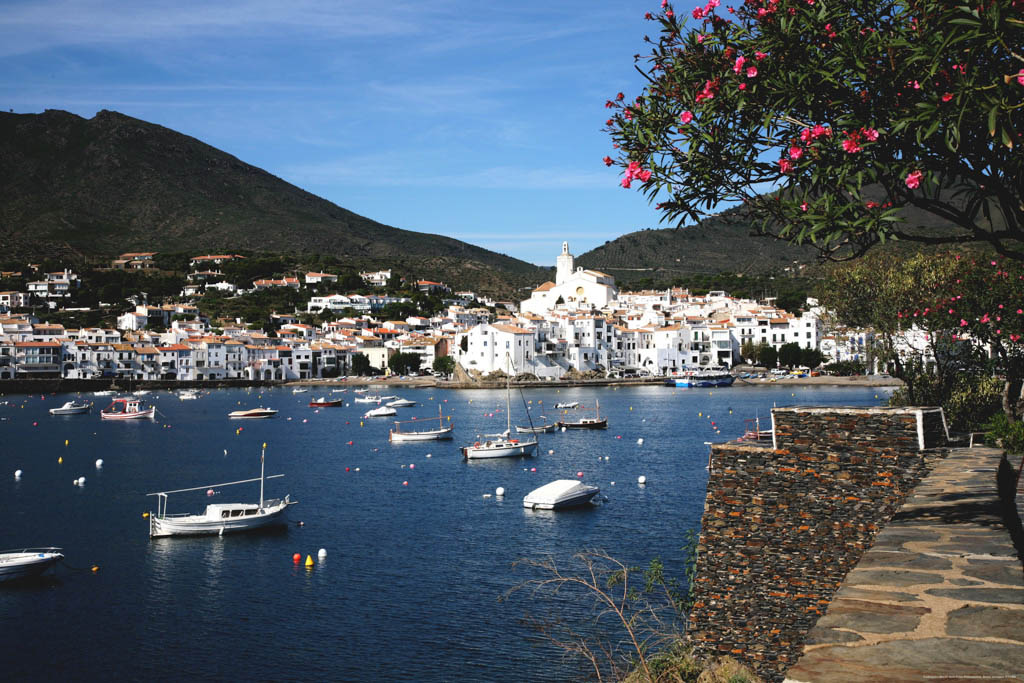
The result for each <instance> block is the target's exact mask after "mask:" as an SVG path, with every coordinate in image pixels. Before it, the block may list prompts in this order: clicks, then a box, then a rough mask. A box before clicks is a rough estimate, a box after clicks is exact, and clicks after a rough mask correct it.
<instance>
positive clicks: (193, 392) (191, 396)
mask: <svg viewBox="0 0 1024 683" xmlns="http://www.w3.org/2000/svg"><path fill="white" fill-rule="evenodd" d="M178 398H180V399H181V400H182V401H194V400H196V399H197V398H199V390H198V389H184V390H182V391H180V392H178Z"/></svg>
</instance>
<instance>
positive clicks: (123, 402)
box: [100, 398, 156, 420]
mask: <svg viewBox="0 0 1024 683" xmlns="http://www.w3.org/2000/svg"><path fill="white" fill-rule="evenodd" d="M155 416H156V408H155V407H153V406H147V405H146V403H145V401H143V400H142V399H140V398H115V399H114V400H113V401H111V403H110V405H109V406H107V407H106V408H104V409H103V410H101V411H100V418H102V419H104V420H140V419H149V420H152V419H153V418H154V417H155Z"/></svg>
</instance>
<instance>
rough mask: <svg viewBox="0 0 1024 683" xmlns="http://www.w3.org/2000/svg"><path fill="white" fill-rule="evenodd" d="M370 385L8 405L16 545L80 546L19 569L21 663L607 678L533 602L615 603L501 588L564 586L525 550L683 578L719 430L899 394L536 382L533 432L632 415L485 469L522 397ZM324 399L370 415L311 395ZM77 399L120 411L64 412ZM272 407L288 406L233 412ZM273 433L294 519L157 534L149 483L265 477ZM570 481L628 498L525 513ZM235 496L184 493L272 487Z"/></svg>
mask: <svg viewBox="0 0 1024 683" xmlns="http://www.w3.org/2000/svg"><path fill="white" fill-rule="evenodd" d="M346 386H347V384H346V383H339V384H338V388H339V389H340V388H343V387H346ZM352 389H353V388H352V387H348V391H347V392H345V393H342V392H336V393H328V392H329V391H330V390H329V389H320V388H315V389H312V390H311V391H309V392H307V393H300V394H294V393H292V391H291V389H289V388H275V389H260V390H256V389H253V390H243V389H225V390H216V391H212V392H202V393H201V395H200V397H199V398H198V399H196V400H187V401H185V400H180V399H179V398H178V397H177V395H176V394H175V393H174V392H170V391H156V392H152V393H150V394H148V395H146V396H145V397H144V398H146V399H148V400H151V402H152V403H153V404H154V405H155V406H156V408H157V417H156V419H155V420H153V421H150V420H135V421H114V422H111V421H103V420H101V419H100V417H99V409H100V408H102V407H104V406H105V405H106V404H107V403H108V402H109V400H110V397H104V396H91V395H89V394H82V395H81V396H77V395H70V394H55V395H45V396H40V395H38V394H36V395H32V396H25V395H7V396H3V397H0V400H2V401H5V402H6V403H5V404H3V405H0V434H2V437H0V546H2V548H0V549H8V548H20V547H29V546H59V547H61V548H63V552H64V554H65V556H66V559H65V561H64V563H62V564H60V565H58V566H57V568H56V574H55V577H54V578H52V579H47V580H43V581H37V582H30V583H21V584H0V613H2V615H3V619H4V624H5V628H4V637H3V639H2V640H0V643H2V644H0V651H2V652H3V653H4V658H3V659H4V669H5V678H7V680H26V679H30V678H33V679H34V678H49V679H59V680H100V679H105V680H140V679H147V680H182V679H201V680H224V679H232V680H300V679H301V680H345V681H364V680H396V681H526V680H529V681H548V680H550V681H562V680H569V679H573V678H575V677H578V676H579V675H581V674H582V673H583V672H584V671H585V670H584V669H581V668H579V667H577V666H576V665H574V664H572V663H567V662H563V661H562V660H561V654H562V653H561V652H560V651H559V650H557V649H555V648H553V647H551V646H550V645H549V644H547V643H545V642H544V641H543V640H541V639H538V637H537V634H536V633H535V632H534V631H533V630H532V629H531V628H530V627H529V626H528V625H526V624H525V623H524V617H535V618H544V617H545V616H547V615H549V614H550V610H552V609H553V608H555V607H557V608H558V609H559V610H561V614H562V615H563V616H568V617H569V618H574V617H578V618H579V620H580V623H581V624H583V623H584V622H585V621H586V620H587V619H588V618H589V617H590V616H591V615H592V609H591V605H590V604H589V603H587V602H585V601H584V602H578V601H577V602H569V603H566V602H565V601H563V602H562V604H558V605H553V604H551V603H550V602H549V601H547V600H544V599H537V598H532V597H531V596H530V595H529V594H528V593H527V592H517V593H514V594H513V595H512V596H511V598H510V599H508V600H499V598H501V597H502V596H503V595H504V594H506V593H507V592H508V591H509V590H511V589H513V588H514V587H516V586H517V585H519V584H521V583H522V582H524V581H527V580H529V579H531V578H539V577H540V575H538V574H537V573H536V572H535V570H530V569H529V568H528V567H524V566H523V565H516V566H514V563H515V561H516V560H519V559H523V558H527V559H534V560H539V559H542V558H545V557H549V556H553V557H554V558H555V559H557V560H559V561H560V562H564V561H566V560H568V558H570V557H571V555H572V554H573V553H575V552H577V551H581V550H584V549H601V550H604V551H606V552H607V553H608V554H609V555H611V556H613V557H615V558H617V559H619V560H621V561H623V562H625V563H626V564H628V565H645V564H647V562H648V561H649V560H651V559H653V558H655V557H658V558H661V559H662V560H663V562H664V564H665V567H666V570H667V572H668V573H669V574H672V575H675V576H677V577H679V578H682V574H683V562H684V553H683V550H682V546H683V545H684V543H685V540H686V533H687V531H688V530H693V529H696V528H697V527H698V525H699V523H700V516H701V513H702V510H703V504H704V495H705V485H706V481H707V470H706V469H705V468H706V465H707V461H708V453H709V447H708V445H707V442H713V441H725V440H730V439H734V438H736V437H737V436H740V435H741V434H742V433H743V431H744V429H745V427H746V426H747V425H746V423H745V420H747V419H753V418H755V417H759V418H761V421H762V422H761V426H762V428H765V427H767V426H769V425H770V418H769V415H770V411H771V408H772V406H773V405H778V406H784V405H795V404H800V405H878V404H879V403H882V402H884V401H885V400H886V399H887V398H888V390H883V389H879V388H831V387H792V386H787V387H783V386H763V387H762V386H758V387H739V386H735V387H731V388H722V389H675V388H668V387H657V386H643V387H618V388H616V387H599V388H579V389H574V388H562V389H560V390H559V389H538V390H526V391H524V392H523V397H524V398H523V399H521V398H520V396H519V392H518V391H515V390H513V393H512V411H511V413H512V423H513V425H515V424H517V423H518V424H526V410H525V408H524V400H525V401H526V402H527V405H528V408H529V411H530V413H531V415H532V416H533V420H534V421H535V422H539V421H540V419H541V416H542V415H543V416H546V417H548V418H551V419H558V418H563V417H565V418H570V419H573V418H576V417H578V416H589V415H593V414H594V410H595V408H596V406H597V403H598V401H599V402H600V414H601V415H602V416H607V418H608V424H609V426H608V429H607V430H595V431H589V430H579V431H573V430H570V431H566V432H559V433H553V434H541V435H539V439H540V447H539V449H538V454H537V455H536V456H535V457H530V458H506V459H499V460H493V461H483V462H481V461H470V462H467V461H465V460H464V459H463V458H462V456H461V455H460V453H459V447H460V446H463V445H466V444H468V443H472V442H473V441H476V440H478V438H479V436H478V435H484V434H493V433H497V432H501V431H502V430H504V428H505V424H506V414H505V392H504V391H484V390H479V391H451V390H440V389H402V390H400V391H398V392H397V393H400V394H401V396H402V397H404V398H408V399H411V400H414V401H417V402H418V403H417V405H416V406H413V407H408V408H399V409H398V410H399V413H398V416H397V417H396V418H370V419H366V420H361V418H360V416H361V415H362V414H363V413H364V412H365V410H366V409H367V408H370V407H373V406H372V405H367V404H361V403H353V402H352V399H353V398H355V394H354V393H353V392H352ZM389 391H395V390H394V389H390V390H389ZM321 395H325V396H327V397H329V398H338V397H344V398H345V401H346V406H345V407H341V408H321V409H315V408H310V407H309V406H308V403H309V401H310V399H311V398H312V397H314V396H321ZM72 398H79V399H87V400H92V401H94V402H95V404H96V405H95V407H94V408H93V410H92V412H91V413H90V414H87V415H71V416H59V417H57V416H51V415H49V413H48V409H49V408H53V407H58V406H60V405H61V404H62V403H63V402H64V401H66V400H71V399H72ZM571 401H578V402H579V403H580V404H581V407H580V408H578V409H576V410H575V411H570V414H569V415H563V412H564V411H561V410H555V408H554V405H555V403H557V402H571ZM260 406H266V407H271V408H275V409H277V410H279V411H280V412H279V413H278V414H277V416H276V417H274V418H272V419H267V420H241V421H240V420H229V419H228V418H227V414H228V413H229V412H230V411H233V410H239V409H245V408H255V407H260ZM438 406H440V407H441V410H442V412H443V414H444V415H445V416H446V420H447V417H448V416H450V418H451V421H452V422H453V423H454V424H455V432H454V433H455V438H454V440H452V441H434V442H421V443H402V444H389V443H388V440H387V431H388V428H389V427H391V426H392V423H393V420H394V419H402V420H407V419H411V418H413V417H417V418H419V419H426V418H431V417H434V418H436V416H437V414H438ZM434 424H436V419H435V422H434ZM641 440H642V441H641ZM263 443H266V472H267V474H268V475H270V474H278V473H281V474H284V475H285V476H284V477H283V478H278V479H272V480H269V481H267V482H266V496H267V497H268V498H270V497H283V496H284V495H285V494H290V495H291V498H292V500H296V501H298V504H297V505H295V506H292V508H291V509H290V510H289V513H288V514H289V523H288V525H287V526H283V527H280V528H277V529H271V530H267V531H261V532H255V533H250V534H237V535H225V536H223V537H216V536H214V537H188V538H180V537H178V538H162V539H155V540H151V539H150V538H149V537H148V520H147V519H146V518H145V517H144V516H143V515H144V513H147V512H149V511H151V510H155V509H156V499H155V498H153V497H147V495H146V494H148V493H152V492H156V491H168V490H174V489H182V488H190V487H196V486H206V485H210V484H216V483H218V482H231V481H237V480H240V479H248V478H251V477H258V476H259V473H260V453H261V449H262V444H263ZM98 459H102V461H103V464H102V467H99V468H98V467H97V466H96V461H97V460H98ZM16 470H21V471H22V475H21V477H20V479H15V477H14V472H15V471H16ZM80 477H85V482H84V483H83V484H81V485H79V484H78V483H77V480H78V479H79V478H80ZM639 477H645V478H646V482H647V483H646V485H640V484H639V483H638V478H639ZM563 478H564V479H577V478H578V479H580V480H581V481H584V482H586V483H588V484H595V485H598V486H600V488H601V494H600V495H601V498H602V499H605V500H603V502H602V503H601V504H599V505H595V506H592V507H588V508H585V509H579V510H566V511H554V512H553V511H532V510H528V509H525V508H524V507H523V505H522V499H523V496H524V495H526V494H527V493H528V492H529V491H531V490H533V489H535V488H537V487H539V486H542V485H544V484H546V483H548V482H550V481H553V480H555V479H563ZM498 487H503V488H504V489H505V495H504V497H500V498H499V497H496V496H495V495H494V493H495V490H496V489H497V488H498ZM212 493H213V495H207V494H208V492H207V491H206V490H201V491H195V492H191V493H182V494H175V495H171V496H170V499H169V505H168V512H170V513H178V512H194V513H197V512H200V511H201V510H202V509H203V508H204V507H205V505H207V504H208V503H231V502H255V501H256V500H257V499H258V497H259V483H254V484H243V485H239V486H229V487H219V488H218V487H214V489H213V491H212ZM300 523H301V524H300ZM320 548H324V549H326V551H327V554H326V557H324V558H318V557H317V551H318V550H319V549H320ZM296 553H298V554H300V556H301V558H302V562H300V563H298V564H296V563H294V562H293V555H295V554H296ZM307 556H311V557H312V559H313V560H314V562H315V566H314V567H313V568H312V569H307V568H306V567H305V566H304V563H305V558H306V557H307ZM94 566H96V567H98V569H97V570H96V571H92V567H94Z"/></svg>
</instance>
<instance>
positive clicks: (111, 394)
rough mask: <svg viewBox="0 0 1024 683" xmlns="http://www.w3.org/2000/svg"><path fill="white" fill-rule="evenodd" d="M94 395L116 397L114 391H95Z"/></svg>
mask: <svg viewBox="0 0 1024 683" xmlns="http://www.w3.org/2000/svg"><path fill="white" fill-rule="evenodd" d="M92 395H93V396H113V395H114V392H113V390H107V391H94V392H92Z"/></svg>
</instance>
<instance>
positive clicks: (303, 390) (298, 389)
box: [292, 387, 309, 394]
mask: <svg viewBox="0 0 1024 683" xmlns="http://www.w3.org/2000/svg"><path fill="white" fill-rule="evenodd" d="M307 391H309V389H308V388H306V387H295V388H294V389H292V393H293V394H304V393H306V392H307Z"/></svg>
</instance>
